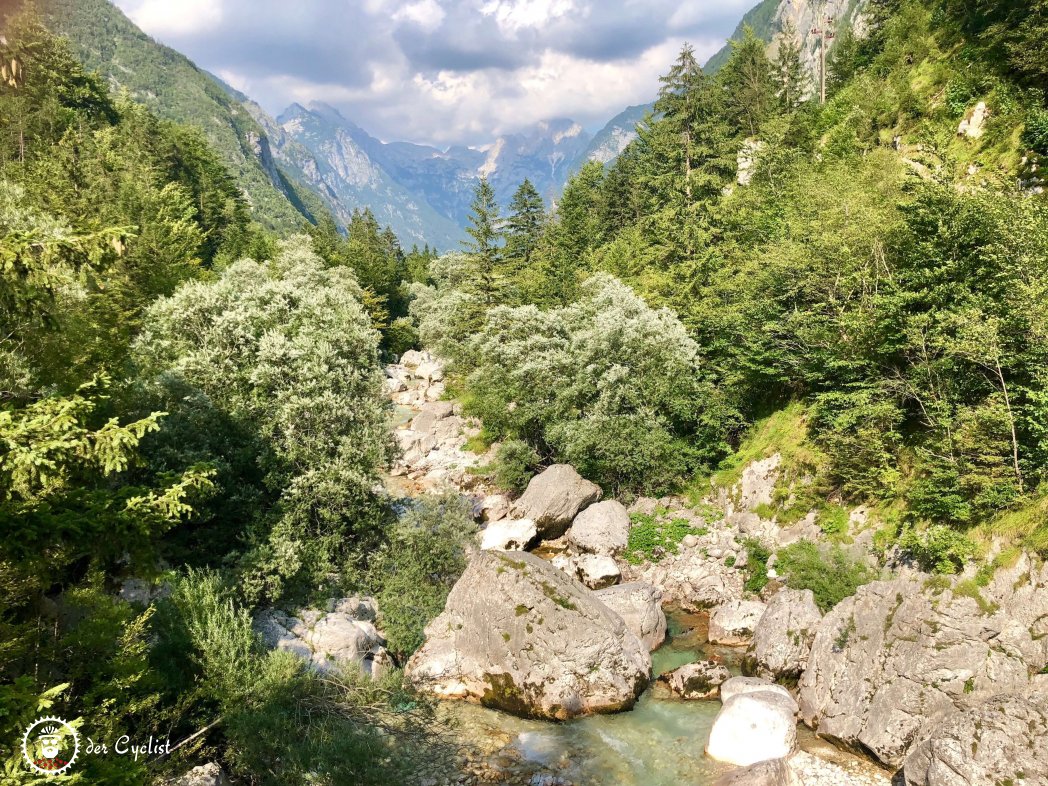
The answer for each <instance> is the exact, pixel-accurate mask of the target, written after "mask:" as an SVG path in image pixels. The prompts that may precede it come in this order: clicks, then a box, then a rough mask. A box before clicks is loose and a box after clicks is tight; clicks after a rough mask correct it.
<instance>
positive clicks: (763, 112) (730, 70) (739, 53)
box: [720, 25, 776, 136]
mask: <svg viewBox="0 0 1048 786" xmlns="http://www.w3.org/2000/svg"><path fill="white" fill-rule="evenodd" d="M731 47H732V49H731V57H730V58H728V62H727V63H725V64H724V69H723V70H722V71H721V73H720V78H721V81H722V84H723V85H724V88H725V93H726V98H727V102H728V112H729V115H730V116H731V119H732V120H733V121H734V122H735V124H736V125H737V126H738V128H739V129H740V130H741V131H742V132H743V133H744V134H747V135H749V136H755V135H756V134H757V132H758V130H759V129H760V126H761V123H763V122H764V121H765V120H766V119H767V118H768V116H769V115H770V114H771V113H772V111H773V109H774V108H775V92H776V90H775V87H776V86H775V80H774V78H773V76H772V71H773V68H772V63H771V61H770V60H769V59H768V55H767V53H766V52H765V51H764V42H763V41H761V40H760V39H759V38H758V37H757V34H756V33H754V32H753V28H752V27H750V26H749V25H747V26H746V32H745V35H744V36H743V39H742V41H737V42H736V41H732V44H731Z"/></svg>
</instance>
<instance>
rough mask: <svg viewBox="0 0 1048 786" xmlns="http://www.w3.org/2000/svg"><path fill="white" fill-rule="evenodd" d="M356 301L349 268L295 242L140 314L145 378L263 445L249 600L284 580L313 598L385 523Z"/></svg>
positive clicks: (372, 370)
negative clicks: (261, 510) (268, 502)
mask: <svg viewBox="0 0 1048 786" xmlns="http://www.w3.org/2000/svg"><path fill="white" fill-rule="evenodd" d="M361 295H362V293H361V290H360V287H359V286H358V285H357V283H356V281H355V279H354V278H353V274H352V273H351V272H350V271H348V270H347V269H345V268H340V267H335V268H326V267H325V266H324V265H323V263H322V262H321V260H320V259H319V258H318V257H317V256H316V255H315V254H314V253H313V252H312V250H311V248H310V245H309V241H308V239H305V238H296V239H292V240H290V241H287V242H285V243H284V244H283V245H282V247H281V250H280V253H279V254H278V255H277V257H276V259H274V261H273V262H272V263H270V264H260V263H257V262H254V261H252V260H241V261H239V262H236V263H235V264H233V265H231V266H230V267H229V268H227V269H226V270H225V271H224V272H223V273H222V275H221V277H220V278H218V279H217V280H214V281H210V282H191V283H188V284H186V285H184V286H183V287H181V288H180V289H179V290H178V291H177V292H176V293H175V294H174V295H173V296H171V297H169V298H163V299H161V300H159V301H157V302H156V303H155V304H153V305H152V306H151V307H150V308H149V310H148V311H147V313H146V315H145V324H144V327H143V331H142V334H141V335H140V336H139V338H138V340H137V342H136V344H135V356H136V360H137V362H138V365H139V369H140V374H141V376H142V377H143V378H145V379H148V380H151V379H154V378H158V377H159V378H164V377H169V378H173V379H175V380H178V381H179V384H181V385H183V386H184V387H185V388H188V389H196V390H198V391H199V392H200V394H202V395H203V396H205V397H206V398H207V399H208V400H209V401H210V403H211V404H212V405H213V406H214V408H215V409H217V410H218V411H219V412H220V413H221V414H222V415H225V416H227V417H228V419H229V420H230V421H231V422H234V423H236V424H237V425H238V426H239V427H240V428H247V429H249V430H250V431H251V432H253V433H254V434H256V435H257V440H258V442H259V443H260V445H261V446H262V448H263V451H262V453H261V456H260V460H261V461H262V462H264V463H263V464H262V466H261V467H260V469H261V470H262V473H263V479H262V480H263V483H264V485H265V486H266V487H267V488H268V489H271V490H273V491H275V492H276V495H278V499H277V502H276V505H275V508H274V509H273V510H272V511H270V512H269V515H268V517H267V518H265V519H264V520H263V526H261V527H256V528H254V529H253V530H252V531H250V532H249V533H246V534H247V536H248V538H249V540H250V541H251V543H252V549H251V551H250V553H249V554H248V555H247V557H246V558H245V560H244V562H243V569H244V573H245V577H244V583H243V585H242V586H243V588H244V589H245V591H246V592H248V593H249V594H250V595H252V596H254V597H263V596H268V597H277V596H279V595H281V594H282V593H283V592H285V591H286V590H287V589H288V582H289V581H295V582H297V584H298V585H300V586H302V587H303V588H306V589H313V590H316V589H319V587H320V585H321V584H322V583H323V582H325V581H326V580H327V579H326V577H327V576H328V575H329V574H330V573H331V572H332V571H333V570H335V569H336V568H337V567H338V566H339V564H340V563H341V562H342V561H343V560H344V558H345V556H346V554H347V552H351V551H358V552H359V551H363V550H366V549H367V548H370V547H372V546H373V545H374V544H375V543H377V541H378V540H379V538H380V537H381V535H382V531H383V528H384V527H385V526H386V511H385V506H384V505H382V504H381V503H380V502H379V501H378V500H377V499H376V497H375V494H374V492H373V491H372V488H373V486H374V485H375V483H376V481H377V474H376V470H377V469H378V468H379V467H382V466H385V465H387V464H388V463H389V461H390V458H391V457H392V455H393V445H392V437H391V435H390V430H389V423H388V418H387V414H388V408H389V402H388V401H387V400H386V398H385V396H384V395H383V393H382V381H383V380H382V372H381V370H380V368H379V358H378V340H379V337H378V333H377V332H376V331H375V330H374V329H373V328H372V326H371V321H370V319H369V317H368V315H367V313H366V312H365V310H364V308H363V307H362V305H361V300H360V299H361ZM173 403H175V404H176V405H177V402H173ZM349 413H351V415H350V414H349ZM239 442H240V444H241V445H243V444H244V443H246V442H247V440H240V441H239Z"/></svg>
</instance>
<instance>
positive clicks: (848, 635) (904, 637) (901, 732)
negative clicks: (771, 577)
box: [800, 555, 1048, 767]
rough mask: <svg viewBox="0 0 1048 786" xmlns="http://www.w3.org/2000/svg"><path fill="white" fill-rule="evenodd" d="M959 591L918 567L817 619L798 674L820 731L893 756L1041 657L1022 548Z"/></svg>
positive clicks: (1031, 668) (892, 761)
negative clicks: (1006, 564) (982, 582)
mask: <svg viewBox="0 0 1048 786" xmlns="http://www.w3.org/2000/svg"><path fill="white" fill-rule="evenodd" d="M963 590H964V591H963V592H955V591H953V590H952V589H950V588H945V587H943V585H942V583H941V579H934V580H933V579H932V578H931V577H927V576H922V575H920V574H916V575H909V576H906V577H901V578H896V579H894V580H892V581H877V582H873V583H872V584H868V585H866V586H864V587H860V588H859V590H858V591H857V592H856V594H855V595H854V596H853V597H851V598H847V599H845V600H844V601H842V602H841V603H840V604H838V605H837V606H836V607H835V608H834V609H833V610H832V611H830V612H829V613H828V614H827V615H826V616H825V617H824V618H823V620H822V622H821V623H820V624H819V629H818V631H817V632H816V634H815V640H814V642H813V644H812V649H811V654H810V655H809V656H808V667H807V669H805V671H804V674H803V676H802V677H801V681H800V705H801V713H802V715H803V718H804V721H805V723H807V724H808V725H809V726H811V727H812V728H814V729H816V731H817V733H818V734H819V735H820V736H824V737H826V738H828V739H832V740H837V741H840V742H843V743H845V744H847V745H850V746H854V747H862V748H865V749H867V750H868V751H870V752H871V753H872V754H873V755H874V756H876V757H877V758H878V759H880V761H882V762H883V763H885V764H887V765H889V766H892V767H897V766H899V765H900V764H902V762H903V759H904V758H905V756H906V754H907V751H908V750H909V748H910V745H911V744H912V743H913V741H914V739H915V738H916V736H917V734H918V732H919V731H920V729H921V728H922V727H923V726H924V725H925V724H926V723H927V722H929V721H932V720H937V719H939V718H941V717H942V716H944V715H946V714H948V713H952V712H954V711H955V710H957V709H959V708H961V707H963V706H965V705H966V704H967V703H968V702H977V701H983V700H986V699H989V698H991V697H992V696H995V695H997V694H999V693H1012V692H1022V691H1025V690H1028V689H1029V688H1030V687H1031V685H1032V684H1033V679H1032V678H1031V675H1035V674H1036V673H1037V672H1038V671H1039V670H1040V669H1042V668H1043V667H1044V665H1045V663H1048V566H1046V565H1044V564H1041V563H1039V562H1035V561H1032V560H1031V559H1030V558H1029V557H1028V556H1026V555H1022V556H1021V557H1020V558H1019V560H1018V561H1017V562H1016V564H1015V565H1013V566H1012V567H1010V568H1007V569H1002V570H999V571H998V572H997V574H996V576H995V577H994V578H993V580H992V581H991V582H990V583H989V584H988V585H987V586H986V587H975V586H974V585H973V584H972V583H969V584H967V585H965V586H964V587H963Z"/></svg>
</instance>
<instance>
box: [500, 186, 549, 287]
mask: <svg viewBox="0 0 1048 786" xmlns="http://www.w3.org/2000/svg"><path fill="white" fill-rule="evenodd" d="M545 219H546V209H545V204H544V203H543V201H542V197H541V196H540V195H539V192H538V191H537V190H536V189H535V186H534V185H532V183H531V181H530V180H528V179H527V178H525V179H524V182H523V183H521V184H520V187H519V188H518V189H517V191H516V193H515V194H514V195H513V201H512V202H511V203H510V216H509V218H508V219H507V220H506V259H507V260H512V262H513V263H514V265H515V266H516V267H518V268H526V267H528V266H529V265H531V261H532V258H533V256H534V254H535V249H536V248H537V247H538V243H539V239H540V238H541V236H542V227H543V224H544V223H545Z"/></svg>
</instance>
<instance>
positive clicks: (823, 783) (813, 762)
mask: <svg viewBox="0 0 1048 786" xmlns="http://www.w3.org/2000/svg"><path fill="white" fill-rule="evenodd" d="M890 783H891V778H890V777H889V776H888V775H887V774H886V773H884V772H877V771H874V770H873V769H872V768H868V767H861V766H859V767H856V766H849V767H842V766H840V765H838V764H834V763H833V762H830V761H825V760H824V759H820V758H818V757H816V756H813V755H812V754H810V753H807V752H806V751H800V750H799V751H796V752H795V753H793V754H792V755H791V756H790V757H789V758H787V759H771V760H769V761H762V762H759V763H757V764H752V765H750V766H749V767H746V768H744V769H741V770H733V771H732V772H729V773H728V774H727V775H724V776H722V777H721V778H720V779H718V780H716V781H714V784H713V786H890Z"/></svg>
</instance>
